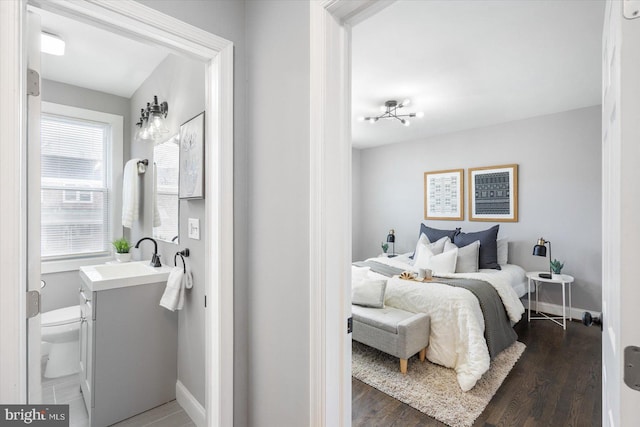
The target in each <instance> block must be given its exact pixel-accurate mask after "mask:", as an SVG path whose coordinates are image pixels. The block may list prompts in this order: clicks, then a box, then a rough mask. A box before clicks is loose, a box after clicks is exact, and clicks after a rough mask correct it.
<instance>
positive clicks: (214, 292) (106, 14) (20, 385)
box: [2, 1, 233, 425]
mask: <svg viewBox="0 0 640 427" xmlns="http://www.w3.org/2000/svg"><path fill="white" fill-rule="evenodd" d="M12 3H15V5H13V6H14V7H13V8H12V9H11V11H8V12H10V13H8V14H7V15H4V9H3V17H4V16H7V17H8V18H14V19H15V22H16V23H18V24H17V25H14V26H3V31H2V32H3V34H2V36H3V40H10V41H12V42H14V44H13V45H12V46H10V47H7V49H8V51H15V52H21V48H20V39H19V38H11V36H12V34H13V33H11V31H15V33H18V34H19V33H21V32H22V31H25V32H26V31H27V30H28V26H27V25H26V18H27V14H28V13H27V8H41V9H44V10H46V11H47V12H51V13H55V14H59V15H64V16H65V17H67V18H71V19H73V20H75V21H78V22H81V23H86V24H91V25H97V26H100V27H101V28H103V29H106V30H108V31H110V32H112V33H115V34H119V35H122V36H127V37H133V38H135V39H137V40H141V41H143V42H144V43H146V44H155V45H157V46H161V47H162V48H164V49H167V50H169V51H171V52H173V53H177V54H180V55H185V56H187V57H189V58H191V59H192V60H198V61H202V62H203V64H205V65H204V66H203V73H202V78H203V80H204V82H205V83H204V86H205V90H204V91H203V95H202V96H203V104H204V105H203V108H202V109H203V110H205V111H206V112H207V113H208V114H207V115H206V120H205V129H206V130H205V135H206V145H207V147H208V151H207V152H206V154H205V160H204V163H205V168H208V169H209V170H216V171H220V172H219V173H218V174H214V173H211V174H208V175H206V179H207V182H206V185H205V189H206V190H205V191H206V193H205V197H204V202H203V206H202V209H201V212H202V213H201V221H203V222H205V223H206V224H207V227H205V228H204V229H205V230H206V232H205V233H204V234H203V235H202V236H201V238H202V242H203V243H202V248H201V249H202V250H201V252H202V253H201V257H203V258H204V257H206V258H207V259H208V260H209V261H208V262H207V263H205V264H204V265H203V267H202V275H201V278H200V280H199V281H200V283H199V285H200V289H201V294H200V295H201V298H200V300H199V301H198V306H202V307H204V306H205V301H204V300H205V297H206V296H208V297H209V298H208V300H209V301H208V303H207V307H206V309H204V310H203V312H202V315H201V316H200V321H201V322H202V324H203V325H202V328H203V330H204V334H203V336H202V337H201V338H199V339H198V341H199V342H200V347H199V348H200V349H201V351H202V352H203V353H204V355H203V357H202V360H203V361H205V362H204V363H205V366H204V372H205V380H204V384H205V386H204V393H203V394H204V396H203V398H202V402H197V401H196V400H195V399H194V400H193V401H190V402H187V403H186V404H187V405H189V404H191V406H192V408H190V409H191V410H192V412H189V410H187V412H188V413H189V415H190V416H191V417H192V418H193V419H194V421H195V422H196V424H197V425H204V424H205V423H209V422H211V420H217V421H216V422H219V421H220V420H230V419H231V418H232V410H233V407H232V396H233V393H229V391H230V390H232V389H233V378H232V372H233V370H232V365H233V363H232V352H233V336H232V307H233V301H232V291H231V289H232V283H233V278H232V268H233V259H232V257H233V255H232V254H233V251H225V252H224V253H218V251H217V250H216V248H217V247H218V245H220V244H222V245H224V246H225V247H232V244H233V240H232V236H233V227H232V225H233V221H232V213H233V212H232V204H230V203H223V201H225V202H226V201H227V200H229V199H232V196H233V189H232V179H231V177H232V166H233V162H232V147H233V134H232V128H233V125H232V122H233V109H232V105H233V102H232V90H233V89H232V87H233V85H232V79H233V77H232V76H233V73H232V70H233V61H232V57H233V45H232V44H231V43H230V42H228V41H227V40H224V39H222V38H219V37H217V36H215V35H212V34H210V33H207V32H205V31H202V30H199V29H197V28H195V27H192V26H190V25H187V24H185V23H182V22H180V21H178V20H176V19H174V18H171V17H169V16H166V15H163V14H160V13H158V12H156V11H154V10H152V9H149V8H147V7H145V6H142V5H140V4H138V3H137V2H133V1H131V2H130V1H123V2H117V3H114V4H91V3H84V2H83V3H79V2H69V3H63V4H50V3H48V2H39V1H34V2H26V1H25V2H12ZM7 8H9V6H7ZM166 28H171V29H172V30H171V33H169V32H167V31H166V30H165V29H166ZM5 33H6V34H5ZM5 36H7V37H5ZM3 47H4V46H3ZM25 59H26V58H25ZM18 71H20V67H17V68H16V71H15V75H13V76H11V77H14V78H13V79H12V80H11V84H13V85H14V86H13V87H14V88H15V91H16V93H24V92H26V90H25V91H24V92H22V91H21V89H24V86H22V83H21V78H20V76H19V75H18ZM13 101H14V102H18V105H16V106H15V108H16V110H18V111H19V110H20V108H19V106H20V105H24V100H23V99H17V98H16V99H14V100H13ZM8 131H9V130H7V131H6V132H8ZM125 131H129V130H128V129H127V130H125ZM5 136H6V134H5V131H3V139H4V137H5ZM16 141H18V142H17V144H18V145H19V147H22V148H20V149H19V150H17V151H20V150H22V149H24V147H26V146H27V144H26V141H25V140H24V139H22V140H20V138H18V139H17V140H16ZM3 160H4V158H3ZM26 166H28V165H27V164H26V163H23V165H22V168H24V167H26ZM3 168H4V162H3ZM7 172H14V173H16V174H17V176H18V177H19V176H20V175H19V173H20V172H19V170H16V169H15V168H14V169H13V170H9V169H8V170H7ZM18 181H19V179H18ZM26 193H27V189H26V186H23V187H18V188H16V189H15V194H14V195H16V196H17V195H20V194H26ZM69 197H71V196H69ZM87 197H88V196H87ZM80 198H81V199H82V195H80ZM69 200H71V199H69ZM74 201H75V202H78V199H77V198H76V199H74ZM80 201H84V199H82V200H80ZM31 207H33V204H32V205H31ZM20 210H21V212H22V213H23V214H24V216H25V217H26V204H24V205H20ZM18 230H20V229H19V228H18ZM27 231H28V230H26V229H23V230H22V232H21V233H20V239H19V240H20V242H22V243H21V244H22V245H23V247H27V246H28V245H27V237H26V236H27ZM30 232H31V233H32V234H33V233H34V231H33V230H31V231H30ZM38 246H39V245H38ZM3 249H4V248H3ZM37 249H38V250H37V251H35V252H37V253H38V254H39V248H37ZM33 252H34V249H33V248H32V250H31V251H30V254H32V253H33ZM38 257H39V255H38ZM170 258H171V257H169V256H167V257H165V263H171V261H170ZM29 261H30V263H35V264H39V262H34V257H30V260H29ZM21 269H24V270H23V273H18V276H19V277H21V280H19V281H18V283H22V284H26V282H27V278H26V277H25V274H24V271H26V262H25V263H23V264H22V265H21ZM32 277H33V276H32ZM39 286H40V284H39V280H38V286H37V288H36V285H35V280H31V279H30V280H29V289H32V290H39ZM25 287H26V285H25ZM227 287H228V288H227ZM23 289H24V288H23ZM13 296H14V298H15V299H14V300H11V299H10V298H7V299H5V298H3V300H2V311H3V313H4V314H5V315H7V316H10V315H13V316H15V317H20V316H22V315H24V311H23V310H20V309H18V307H24V306H25V297H24V294H23V293H20V292H17V293H13ZM5 309H6V310H5ZM36 318H38V316H36ZM18 330H20V331H21V333H20V335H19V338H18V340H19V342H20V343H21V345H20V347H16V348H15V353H14V354H12V357H11V358H10V363H9V364H8V365H5V367H6V368H9V369H13V370H15V371H16V372H18V373H19V375H16V376H15V377H13V378H14V383H13V385H12V384H3V386H4V387H3V396H5V390H12V391H11V392H8V393H14V394H13V397H9V394H7V395H6V397H7V399H3V400H4V401H16V402H19V401H23V402H24V401H31V402H33V403H35V402H36V400H37V396H34V397H33V398H32V399H33V400H31V399H29V398H27V396H28V394H29V395H31V393H30V390H29V388H30V385H29V386H28V385H27V384H28V382H30V381H31V379H32V378H30V377H29V378H28V377H27V371H28V369H27V361H26V359H27V358H26V357H25V352H24V347H25V345H24V343H26V330H25V328H24V327H23V328H20V329H18ZM33 332H34V334H30V339H32V338H33V336H35V335H37V334H38V331H37V328H33ZM35 341H39V340H35ZM32 348H33V346H32ZM30 353H31V352H29V354H30ZM35 359H37V358H35ZM31 363H36V364H37V363H39V362H36V361H35V360H34V361H31ZM223 366H224V369H223ZM36 371H37V369H30V370H29V373H30V374H32V373H34V372H36ZM198 376H200V377H201V376H202V372H201V371H200V372H198ZM34 380H35V379H34ZM3 382H4V381H3ZM178 385H179V384H177V385H176V386H178ZM5 387H6V389H5ZM31 388H33V387H32V386H31ZM222 390H224V391H225V392H224V393H222ZM179 392H180V390H178V393H179ZM197 403H200V407H198V405H197ZM185 409H186V408H185ZM205 409H206V411H205ZM205 412H206V414H205Z"/></svg>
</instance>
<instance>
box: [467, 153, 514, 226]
mask: <svg viewBox="0 0 640 427" xmlns="http://www.w3.org/2000/svg"><path fill="white" fill-rule="evenodd" d="M469 220H470V221H491V222H496V221H497V222H518V165H502V166H490V167H484V168H471V169H469Z"/></svg>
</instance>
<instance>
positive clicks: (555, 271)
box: [549, 258, 564, 280]
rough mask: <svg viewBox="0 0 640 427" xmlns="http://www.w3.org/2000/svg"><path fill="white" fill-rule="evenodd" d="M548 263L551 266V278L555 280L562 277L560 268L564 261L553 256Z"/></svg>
mask: <svg viewBox="0 0 640 427" xmlns="http://www.w3.org/2000/svg"><path fill="white" fill-rule="evenodd" d="M549 264H550V266H551V272H552V274H551V278H552V279H555V280H560V279H562V268H563V267H564V263H562V262H560V261H558V260H557V259H555V258H554V260H553V261H551V262H550V263H549Z"/></svg>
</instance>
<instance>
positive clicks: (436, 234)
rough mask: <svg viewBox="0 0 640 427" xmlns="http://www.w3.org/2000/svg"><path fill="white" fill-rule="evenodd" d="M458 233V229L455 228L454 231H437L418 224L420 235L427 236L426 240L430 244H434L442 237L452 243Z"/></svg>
mask: <svg viewBox="0 0 640 427" xmlns="http://www.w3.org/2000/svg"><path fill="white" fill-rule="evenodd" d="M458 233H460V228H456V229H455V230H438V229H437V228H431V227H428V226H426V225H424V224H420V234H424V235H425V236H427V239H429V241H430V242H436V241H438V240H440V239H442V238H443V237H448V238H449V239H451V241H452V242H453V241H454V239H453V238H454V237H455V235H456V234H458Z"/></svg>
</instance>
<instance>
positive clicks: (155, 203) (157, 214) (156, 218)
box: [152, 162, 162, 227]
mask: <svg viewBox="0 0 640 427" xmlns="http://www.w3.org/2000/svg"><path fill="white" fill-rule="evenodd" d="M152 194H153V226H154V227H160V226H161V225H162V220H161V219H160V212H158V168H157V167H156V163H155V162H153V192H152Z"/></svg>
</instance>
